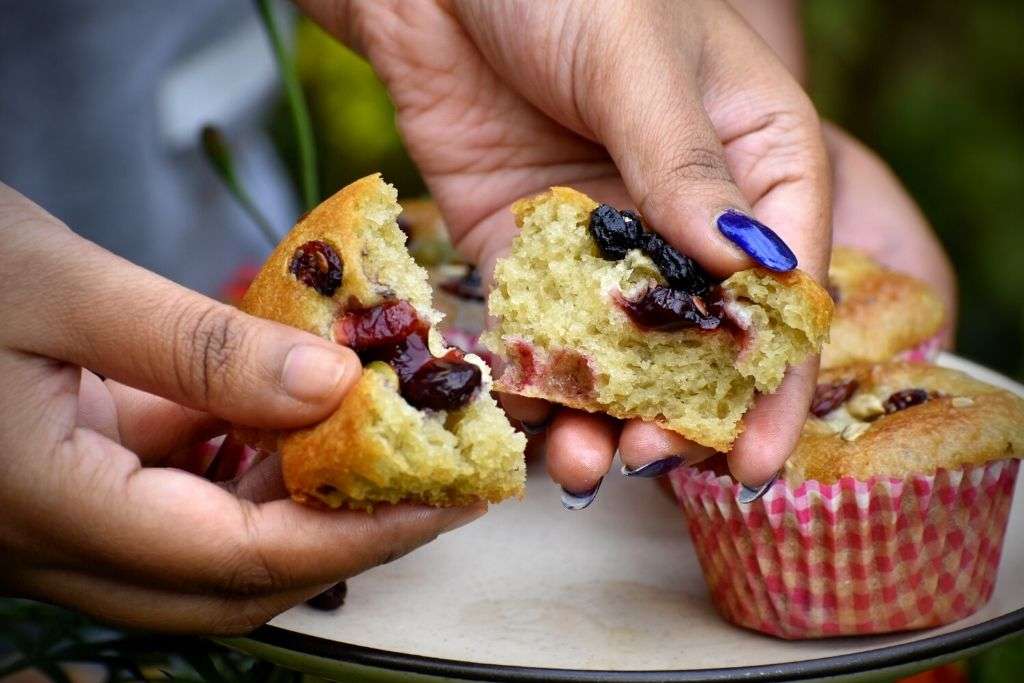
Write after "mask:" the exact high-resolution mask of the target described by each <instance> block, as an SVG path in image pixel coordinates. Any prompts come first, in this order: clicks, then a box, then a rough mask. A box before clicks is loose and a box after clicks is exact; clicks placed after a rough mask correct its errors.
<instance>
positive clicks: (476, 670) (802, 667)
mask: <svg viewBox="0 0 1024 683" xmlns="http://www.w3.org/2000/svg"><path fill="white" fill-rule="evenodd" d="M1022 630H1024V608H1021V609H1018V610H1015V611H1013V612H1010V613H1008V614H1004V615H1002V616H1000V617H996V618H995V619H990V620H988V621H984V622H982V623H980V624H975V625H974V626H969V627H967V628H964V629H961V630H959V631H953V632H951V633H944V634H942V635H938V636H932V637H931V638H924V639H922V640H916V641H913V642H910V643H902V644H900V645H891V646H888V647H883V648H878V649H876V650H867V651H865V652H856V653H853V654H847V655H837V656H835V657H821V658H818V659H810V660H807V661H802V662H787V663H784V664H773V665H765V666H740V667H728V668H722V669H693V670H688V671H599V670H584V671H576V670H572V669H545V668H538V667H525V666H509V665H505V664H479V663H474V662H462V661H458V660H453V659H438V658H435V657H424V656H420V655H410V654H404V653H400V652H389V651H387V650H378V649H375V648H371V647H364V646H362V645H351V644H348V643H339V642H337V641H333V640H328V639H326V638H321V637H319V636H311V635H308V634H305V633H297V632H295V631H290V630H288V629H284V628H281V627H278V626H262V627H260V628H258V629H256V630H255V631H253V632H252V633H251V634H250V635H249V636H248V637H249V638H251V639H253V640H256V641H259V642H262V643H266V644H268V645H273V646H275V647H280V648H284V649H287V650H293V651H295V652H301V653H305V654H309V655H314V656H317V657H323V658H326V659H334V660H338V661H342V662H351V663H353V664H361V665H363V666H369V667H376V668H379V669H386V670H391V671H407V672H411V673H418V674H425V675H428V676H441V677H447V678H459V679H466V680H487V681H572V682H577V681H586V682H588V683H611V682H613V681H615V682H622V683H632V682H633V681H638V682H641V681H642V682H649V681H666V682H669V681H679V682H686V683H702V682H706V683H710V682H719V681H739V680H744V681H750V680H755V681H765V682H769V681H797V680H806V679H813V678H821V677H825V676H842V675H851V674H858V673H867V672H870V671H875V670H877V669H882V668H888V667H893V666H900V665H902V664H910V663H913V662H916V661H920V660H924V659H931V658H934V657H939V656H942V655H944V654H948V653H951V652H956V651H959V650H967V649H970V648H973V647H977V646H979V645H984V644H985V643H988V642H991V641H995V640H998V639H1000V638H1002V637H1004V636H1008V635H1010V634H1012V633H1015V632H1017V631H1022Z"/></svg>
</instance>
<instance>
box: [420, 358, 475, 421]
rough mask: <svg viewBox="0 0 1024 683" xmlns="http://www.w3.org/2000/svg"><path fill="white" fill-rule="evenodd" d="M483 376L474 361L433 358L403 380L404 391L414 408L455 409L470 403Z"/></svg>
mask: <svg viewBox="0 0 1024 683" xmlns="http://www.w3.org/2000/svg"><path fill="white" fill-rule="evenodd" d="M481 380H482V375H481V372H480V368H478V367H477V366H475V365H473V364H472V363H469V362H467V361H464V360H450V359H448V358H432V359H431V360H429V361H427V362H426V363H425V364H424V365H423V366H421V367H420V368H419V370H417V371H416V372H415V373H414V374H413V376H412V377H411V378H409V379H408V380H407V381H406V382H404V383H403V385H402V395H403V396H404V397H405V400H406V401H408V402H409V405H411V406H413V407H415V408H431V409H433V410H455V409H457V408H461V407H462V406H464V405H466V404H467V403H469V401H470V400H471V399H472V398H473V395H474V394H475V393H476V390H477V389H479V388H480V382H481Z"/></svg>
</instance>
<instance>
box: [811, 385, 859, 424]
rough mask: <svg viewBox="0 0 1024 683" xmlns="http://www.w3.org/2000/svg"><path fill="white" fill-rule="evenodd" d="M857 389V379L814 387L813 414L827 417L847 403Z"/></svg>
mask: <svg viewBox="0 0 1024 683" xmlns="http://www.w3.org/2000/svg"><path fill="white" fill-rule="evenodd" d="M855 391H857V380H855V379H846V380H839V381H838V382H832V383H830V384H819V385H818V386H817V387H815V388H814V398H813V399H811V414H812V415H814V416H815V417H825V416H826V415H828V414H829V413H831V412H832V411H833V410H835V409H836V408H838V407H839V406H841V405H843V404H844V403H846V401H847V400H848V399H849V398H850V397H851V396H853V393H854V392H855Z"/></svg>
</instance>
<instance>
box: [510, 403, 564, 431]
mask: <svg viewBox="0 0 1024 683" xmlns="http://www.w3.org/2000/svg"><path fill="white" fill-rule="evenodd" d="M498 400H499V401H501V407H502V408H504V409H505V412H506V413H507V414H508V416H509V417H510V418H512V419H513V420H518V421H519V422H520V423H521V424H522V425H523V428H524V429H526V430H527V431H529V432H531V433H535V432H536V431H539V430H542V429H544V428H545V427H547V426H548V425H549V423H550V420H551V419H552V417H553V416H554V414H555V408H554V406H552V405H551V404H550V403H548V402H547V401H544V400H542V399H539V398H529V397H527V396H516V395H515V394H498Z"/></svg>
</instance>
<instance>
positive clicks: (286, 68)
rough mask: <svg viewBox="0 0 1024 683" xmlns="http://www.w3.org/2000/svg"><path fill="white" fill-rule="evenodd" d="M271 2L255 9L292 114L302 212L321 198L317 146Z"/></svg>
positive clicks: (259, 1) (264, 1)
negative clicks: (268, 39)
mask: <svg viewBox="0 0 1024 683" xmlns="http://www.w3.org/2000/svg"><path fill="white" fill-rule="evenodd" d="M272 1H273V0H256V8H257V9H258V10H259V13H260V17H261V18H262V19H263V25H264V27H265V28H266V30H267V36H268V37H269V38H270V46H271V48H273V51H274V59H275V60H276V61H277V68H278V71H279V72H280V74H281V82H282V83H283V84H284V95H285V102H286V103H287V105H288V111H289V113H290V115H291V120H292V126H293V127H294V129H295V139H296V141H297V144H298V153H299V186H300V188H301V191H302V203H303V206H304V208H305V210H307V211H308V210H309V209H312V208H313V207H314V206H316V205H317V203H318V202H319V199H320V188H319V181H318V179H317V168H316V147H315V145H314V142H313V126H312V124H311V123H310V119H309V109H307V107H306V99H305V97H304V96H303V93H302V87H301V86H300V85H299V79H298V76H297V75H296V72H295V63H294V61H293V60H292V57H291V55H290V54H289V52H288V50H287V49H286V48H285V45H284V41H283V40H282V38H281V31H280V29H279V28H278V26H277V19H276V18H275V17H274V10H273V8H272V7H271V2H272Z"/></svg>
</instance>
